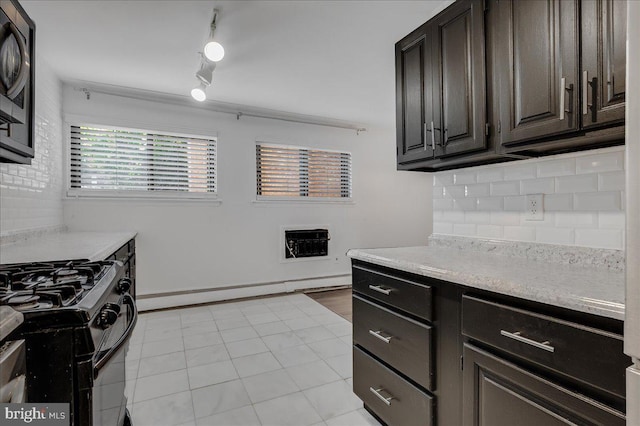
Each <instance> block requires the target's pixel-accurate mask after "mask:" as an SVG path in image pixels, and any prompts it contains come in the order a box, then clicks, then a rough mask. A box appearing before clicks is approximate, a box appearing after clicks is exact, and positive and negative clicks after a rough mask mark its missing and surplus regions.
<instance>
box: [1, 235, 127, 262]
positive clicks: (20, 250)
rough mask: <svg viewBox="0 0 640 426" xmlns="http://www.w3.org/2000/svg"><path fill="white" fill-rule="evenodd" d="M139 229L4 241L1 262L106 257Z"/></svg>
mask: <svg viewBox="0 0 640 426" xmlns="http://www.w3.org/2000/svg"><path fill="white" fill-rule="evenodd" d="M136 235H137V233H136V232H59V233H54V234H47V235H42V236H39V237H34V238H30V239H27V240H23V241H18V242H15V243H9V244H3V245H0V264H7V263H21V262H44V261H51V260H67V259H89V260H91V261H95V260H103V259H105V258H106V257H107V256H109V255H111V254H113V253H114V252H115V251H116V250H118V249H119V248H120V247H122V245H123V244H125V243H126V242H127V241H129V240H131V239H132V238H134V237H135V236H136Z"/></svg>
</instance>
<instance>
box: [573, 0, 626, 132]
mask: <svg viewBox="0 0 640 426" xmlns="http://www.w3.org/2000/svg"><path fill="white" fill-rule="evenodd" d="M581 7H582V11H581V13H582V81H581V87H582V111H581V112H582V125H583V127H594V126H600V125H603V124H609V123H614V122H622V121H624V108H625V85H626V77H627V76H626V62H627V61H626V51H625V50H626V40H627V2H626V1H619V0H583V1H582V3H581Z"/></svg>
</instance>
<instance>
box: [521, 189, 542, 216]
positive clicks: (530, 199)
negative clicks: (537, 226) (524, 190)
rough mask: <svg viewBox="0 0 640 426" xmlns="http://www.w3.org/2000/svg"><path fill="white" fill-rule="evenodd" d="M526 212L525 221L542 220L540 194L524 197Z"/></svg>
mask: <svg viewBox="0 0 640 426" xmlns="http://www.w3.org/2000/svg"><path fill="white" fill-rule="evenodd" d="M526 200H527V210H526V217H525V219H526V220H544V204H543V198H542V194H529V195H527V196H526Z"/></svg>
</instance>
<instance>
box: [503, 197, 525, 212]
mask: <svg viewBox="0 0 640 426" xmlns="http://www.w3.org/2000/svg"><path fill="white" fill-rule="evenodd" d="M526 205H527V199H526V197H525V196H524V195H516V196H513V197H504V211H506V212H523V211H524V210H525V206H526Z"/></svg>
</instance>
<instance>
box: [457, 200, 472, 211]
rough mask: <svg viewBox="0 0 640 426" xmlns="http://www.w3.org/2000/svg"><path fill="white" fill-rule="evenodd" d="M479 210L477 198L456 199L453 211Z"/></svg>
mask: <svg viewBox="0 0 640 426" xmlns="http://www.w3.org/2000/svg"><path fill="white" fill-rule="evenodd" d="M476 208H477V200H476V198H454V199H453V209H454V210H462V211H469V210H476Z"/></svg>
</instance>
